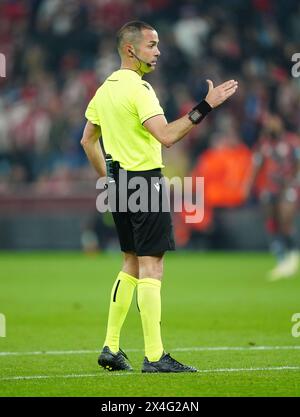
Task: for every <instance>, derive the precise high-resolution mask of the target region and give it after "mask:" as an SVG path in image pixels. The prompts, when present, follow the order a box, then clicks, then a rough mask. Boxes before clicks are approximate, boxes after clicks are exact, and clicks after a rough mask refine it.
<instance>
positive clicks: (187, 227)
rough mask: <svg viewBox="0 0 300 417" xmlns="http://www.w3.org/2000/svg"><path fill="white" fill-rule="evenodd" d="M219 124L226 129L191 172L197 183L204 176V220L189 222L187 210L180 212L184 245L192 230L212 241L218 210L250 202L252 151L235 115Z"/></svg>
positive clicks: (180, 239) (214, 138) (180, 240)
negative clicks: (186, 218) (243, 141)
mask: <svg viewBox="0 0 300 417" xmlns="http://www.w3.org/2000/svg"><path fill="white" fill-rule="evenodd" d="M219 127H220V128H222V131H219V132H216V133H215V134H214V135H213V136H212V140H211V147H210V148H209V149H207V150H206V151H204V152H203V153H202V155H201V156H200V157H199V158H198V161H197V163H196V166H195V167H194V169H193V171H192V173H191V176H192V178H193V184H195V178H196V177H203V178H204V219H203V220H202V221H201V222H200V223H199V224H197V223H187V224H186V223H185V216H186V212H185V211H183V213H180V214H178V217H179V218H177V220H176V222H175V226H176V227H175V233H176V235H177V241H178V243H179V244H181V245H185V244H186V243H187V242H188V240H189V238H190V236H191V234H192V232H196V233H200V234H205V236H206V237H207V238H208V239H209V240H212V239H214V236H215V235H216V233H218V231H217V230H216V229H217V223H216V221H215V215H214V214H215V211H216V209H224V208H225V209H230V208H233V207H239V206H241V205H243V204H244V203H245V201H246V193H245V190H246V186H247V184H248V179H249V175H250V173H251V165H252V152H251V151H250V150H249V148H248V147H247V146H246V145H245V144H243V143H242V142H241V139H240V138H239V137H238V135H237V132H236V130H235V128H234V125H233V124H232V119H231V118H225V119H223V120H222V121H220V122H219ZM185 209H187V207H185ZM182 228H183V229H184V230H182ZM194 234H195V233H194Z"/></svg>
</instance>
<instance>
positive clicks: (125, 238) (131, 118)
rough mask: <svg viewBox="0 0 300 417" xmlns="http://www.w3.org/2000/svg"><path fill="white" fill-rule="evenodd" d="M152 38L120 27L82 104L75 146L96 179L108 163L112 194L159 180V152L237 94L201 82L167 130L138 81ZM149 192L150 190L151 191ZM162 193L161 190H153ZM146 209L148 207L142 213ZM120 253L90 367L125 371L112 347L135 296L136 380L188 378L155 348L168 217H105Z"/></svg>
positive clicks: (169, 238)
mask: <svg viewBox="0 0 300 417" xmlns="http://www.w3.org/2000/svg"><path fill="white" fill-rule="evenodd" d="M158 42H159V39H158V34H157V32H156V31H155V29H154V28H153V27H151V26H150V25H149V24H147V23H144V22H141V21H133V22H129V23H126V24H125V25H124V26H123V27H122V28H121V29H120V30H119V32H118V34H117V47H118V52H119V55H120V57H121V67H120V69H119V70H118V71H115V72H113V73H112V74H111V75H110V76H109V77H108V78H107V79H106V80H105V82H104V83H103V84H102V85H101V87H100V88H99V89H98V90H97V92H96V94H95V96H94V97H93V98H92V100H91V101H90V103H89V105H88V107H87V110H86V113H85V116H86V118H87V123H86V126H85V129H84V133H83V137H82V139H81V144H82V146H83V148H84V150H85V152H86V155H87V157H88V159H89V161H90V162H91V164H92V165H93V167H94V168H95V169H96V171H97V173H98V174H99V176H100V177H103V176H105V175H106V164H105V158H104V156H103V154H102V151H101V148H100V144H99V138H100V136H101V137H102V139H103V146H104V150H105V153H106V155H111V157H112V160H113V167H114V169H113V173H114V174H113V175H114V180H115V185H116V187H117V189H118V185H119V173H121V172H126V174H127V177H128V180H129V179H132V178H134V177H142V178H144V179H145V180H146V181H147V183H148V185H149V186H151V184H152V182H151V178H153V177H155V178H161V177H162V174H161V168H163V167H164V165H163V163H162V157H161V146H162V145H163V146H166V147H167V148H169V147H170V146H172V145H174V144H175V143H176V142H178V141H179V140H181V139H182V138H183V137H184V136H185V135H186V134H187V133H188V132H189V131H190V130H191V129H192V128H193V126H195V125H196V124H198V123H200V122H201V120H202V119H203V118H204V117H205V116H206V115H207V113H209V112H210V111H211V110H212V109H213V108H214V107H217V106H219V105H220V104H221V103H223V102H224V101H225V100H227V99H228V98H229V97H230V96H231V95H232V94H234V93H235V91H236V89H237V82H236V81H234V80H230V81H227V82H225V83H223V84H221V85H219V86H218V87H214V86H213V83H212V81H210V80H207V82H208V87H209V88H208V94H207V96H206V98H205V100H203V101H202V102H200V103H199V104H198V105H196V106H195V107H194V108H193V109H191V111H190V112H189V113H188V114H186V115H185V116H183V117H181V118H180V119H177V120H175V121H173V122H171V123H168V122H167V120H166V118H165V116H164V111H163V109H162V108H161V106H160V104H159V101H158V99H157V97H156V94H155V92H154V90H153V88H152V87H151V85H150V84H149V83H148V82H146V81H144V80H143V79H142V77H143V75H144V74H147V73H150V72H152V71H154V70H155V67H156V64H157V61H158V58H159V56H160V51H159V49H158ZM155 185H157V184H155ZM158 192H159V193H162V190H161V188H160V189H159V190H158ZM150 206H151V202H149V207H150ZM113 217H114V221H115V225H116V229H117V233H118V237H119V240H120V246H121V250H122V252H123V254H124V262H123V266H122V270H121V271H120V273H119V274H118V276H117V279H116V281H115V283H114V285H113V288H112V292H111V300H110V307H109V315H108V323H107V333H106V339H105V342H104V345H103V350H102V352H101V354H100V356H99V359H98V363H99V365H100V366H102V367H103V368H105V369H108V370H110V371H120V370H127V371H129V370H132V367H131V365H130V363H129V361H128V358H127V356H126V354H125V353H124V352H123V351H122V350H121V349H120V347H119V338H120V332H121V328H122V325H123V323H124V320H125V318H126V315H127V313H128V310H129V307H130V304H131V301H132V297H133V294H134V290H135V288H137V303H138V308H139V311H140V316H141V321H142V327H143V334H144V344H145V358H144V362H143V365H142V372H196V371H197V369H196V368H194V367H192V366H187V365H183V364H181V363H179V362H178V361H176V360H175V359H174V358H172V357H171V356H170V354H167V353H166V352H165V351H164V347H163V343H162V340H161V329H160V322H161V296H160V289H161V280H162V276H163V258H164V253H165V252H166V251H168V250H174V249H175V244H174V237H173V229H172V221H171V215H170V212H165V211H163V210H162V207H161V206H160V208H159V210H158V212H157V211H156V212H151V211H148V212H142V211H137V212H134V211H130V209H128V210H127V212H123V211H122V212H121V210H120V211H118V209H117V210H116V212H114V213H113Z"/></svg>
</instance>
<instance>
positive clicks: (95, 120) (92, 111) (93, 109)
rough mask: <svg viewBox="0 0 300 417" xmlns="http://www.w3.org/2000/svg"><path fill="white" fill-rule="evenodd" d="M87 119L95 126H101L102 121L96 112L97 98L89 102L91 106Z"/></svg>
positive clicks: (88, 109)
mask: <svg viewBox="0 0 300 417" xmlns="http://www.w3.org/2000/svg"><path fill="white" fill-rule="evenodd" d="M85 117H86V118H87V119H88V120H89V121H90V122H91V123H93V125H98V126H100V120H99V117H98V114H97V111H96V105H95V97H93V98H92V100H91V101H90V102H89V105H88V106H87V109H86V112H85Z"/></svg>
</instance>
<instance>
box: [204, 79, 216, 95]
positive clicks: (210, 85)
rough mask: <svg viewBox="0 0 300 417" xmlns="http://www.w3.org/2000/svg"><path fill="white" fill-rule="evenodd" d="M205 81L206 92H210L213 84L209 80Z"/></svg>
mask: <svg viewBox="0 0 300 417" xmlns="http://www.w3.org/2000/svg"><path fill="white" fill-rule="evenodd" d="M206 81H207V84H208V92H210V91H211V90H212V89H213V88H214V85H213V82H212V81H211V80H206Z"/></svg>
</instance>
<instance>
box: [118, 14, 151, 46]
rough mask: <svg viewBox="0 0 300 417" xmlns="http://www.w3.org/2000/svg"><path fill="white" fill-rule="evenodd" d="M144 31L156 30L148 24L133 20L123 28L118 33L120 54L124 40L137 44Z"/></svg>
mask: <svg viewBox="0 0 300 417" xmlns="http://www.w3.org/2000/svg"><path fill="white" fill-rule="evenodd" d="M143 29H149V30H155V29H154V28H153V27H152V26H151V25H149V24H148V23H145V22H142V21H140V20H133V21H132V22H128V23H126V24H125V25H123V26H122V27H121V29H119V30H118V32H117V48H118V51H119V53H120V52H121V47H122V43H123V42H124V40H125V41H126V42H130V43H133V44H135V43H136V42H137V41H138V40H139V38H140V37H141V32H142V30H143Z"/></svg>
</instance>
